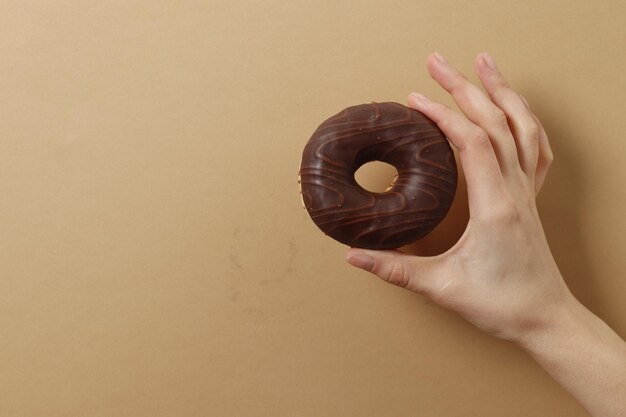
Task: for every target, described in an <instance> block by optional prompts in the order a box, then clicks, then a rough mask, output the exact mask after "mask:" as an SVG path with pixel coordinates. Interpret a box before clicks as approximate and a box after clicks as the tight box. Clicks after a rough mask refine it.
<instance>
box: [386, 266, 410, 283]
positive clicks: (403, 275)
mask: <svg viewBox="0 0 626 417" xmlns="http://www.w3.org/2000/svg"><path fill="white" fill-rule="evenodd" d="M382 278H383V279H384V280H385V281H387V282H388V283H390V284H393V285H397V286H399V287H403V288H405V287H406V286H407V285H408V284H409V274H408V272H407V269H406V267H405V265H404V264H403V263H401V262H394V263H393V264H392V265H391V268H390V269H389V270H388V271H387V273H386V274H384V276H383V277H382Z"/></svg>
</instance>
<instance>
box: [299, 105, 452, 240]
mask: <svg viewBox="0 0 626 417" xmlns="http://www.w3.org/2000/svg"><path fill="white" fill-rule="evenodd" d="M371 161H382V162H386V163H388V164H391V165H393V166H394V167H395V168H396V170H397V171H398V175H397V177H396V179H395V180H394V181H393V182H392V184H391V185H390V187H389V188H388V189H387V191H385V192H382V193H377V192H371V191H368V190H366V189H364V188H363V187H361V186H360V185H359V184H358V183H357V182H356V180H355V178H354V173H355V172H356V170H357V169H359V168H360V167H361V166H362V165H363V164H365V163H367V162H371ZM299 183H300V194H301V198H302V204H303V205H304V208H305V209H306V210H307V212H308V214H309V216H310V217H311V219H312V220H313V222H314V223H315V224H316V225H317V226H318V227H319V228H320V229H321V230H322V231H323V232H324V233H325V234H326V235H328V236H330V237H331V238H333V239H335V240H337V241H339V242H341V243H343V244H345V245H348V246H351V247H357V248H365V249H396V248H399V247H401V246H404V245H406V244H409V243H411V242H414V241H416V240H417V239H420V238H421V237H423V236H425V235H426V234H428V233H430V232H431V231H432V230H433V229H434V228H435V227H436V226H437V225H438V224H439V223H440V222H441V221H442V220H443V219H444V217H445V216H446V214H447V213H448V210H449V209H450V206H451V204H452V201H453V200H454V195H455V192H456V186H457V167H456V162H455V159H454V153H453V151H452V148H451V147H450V144H449V143H448V140H447V139H446V137H445V135H444V134H443V132H442V131H441V129H439V127H438V126H437V125H436V124H435V123H434V122H433V121H432V120H430V119H429V118H428V117H426V116H425V115H424V114H422V113H420V112H419V111H417V110H414V109H411V108H409V107H406V106H403V105H402V104H399V103H392V102H387V103H365V104H359V105H356V106H351V107H348V108H346V109H344V110H343V111H341V112H339V113H338V114H336V115H334V116H332V117H330V118H329V119H327V120H326V121H324V122H323V123H322V124H321V125H319V127H318V128H317V129H316V130H315V132H313V135H312V136H311V138H310V139H309V141H308V142H307V144H306V145H305V147H304V151H303V152H302V162H301V164H300V171H299Z"/></svg>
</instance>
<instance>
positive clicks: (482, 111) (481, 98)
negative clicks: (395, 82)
mask: <svg viewBox="0 0 626 417" xmlns="http://www.w3.org/2000/svg"><path fill="white" fill-rule="evenodd" d="M427 67H428V72H429V73H430V75H431V77H432V78H433V79H434V80H435V81H437V83H439V85H441V86H442V87H443V88H444V89H445V90H446V91H447V92H449V93H450V94H451V95H452V98H453V99H454V101H455V102H456V104H457V105H458V106H459V108H460V109H461V111H462V112H463V113H464V114H465V115H466V116H467V118H468V119H469V120H471V121H472V122H474V123H475V124H476V125H478V126H480V127H481V128H482V129H483V130H485V131H486V132H487V134H488V135H489V138H490V140H491V142H492V145H493V148H494V151H495V153H496V156H497V158H498V162H499V164H500V170H501V171H502V174H503V175H504V176H505V177H508V176H509V175H510V174H513V173H515V172H516V171H517V170H519V168H520V166H519V160H518V157H517V149H516V147H515V140H514V138H513V134H512V133H511V129H510V128H509V125H508V122H507V118H506V115H505V114H504V112H503V111H502V110H501V109H500V108H499V107H498V106H496V105H495V104H494V103H493V102H492V101H491V100H490V99H489V98H488V97H487V96H486V95H485V93H483V92H482V91H481V90H480V89H479V88H478V87H477V86H475V85H474V84H472V83H471V82H470V81H469V80H468V79H467V77H465V75H463V74H462V73H460V72H459V71H458V70H456V69H455V68H454V67H452V66H451V65H450V64H449V63H448V61H446V60H445V58H443V57H442V56H441V55H440V54H438V53H436V52H435V53H433V54H431V55H430V56H429V57H428V60H427Z"/></svg>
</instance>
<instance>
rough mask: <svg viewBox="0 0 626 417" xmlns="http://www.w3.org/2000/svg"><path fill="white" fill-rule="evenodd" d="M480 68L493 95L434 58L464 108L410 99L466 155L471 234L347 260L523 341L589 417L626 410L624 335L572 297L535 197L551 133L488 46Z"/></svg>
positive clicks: (617, 416) (434, 68) (433, 68)
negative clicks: (422, 251) (425, 253)
mask: <svg viewBox="0 0 626 417" xmlns="http://www.w3.org/2000/svg"><path fill="white" fill-rule="evenodd" d="M475 67H476V73H477V74H478V77H479V78H480V81H481V82H482V84H483V86H484V87H485V90H486V91H487V95H485V94H484V93H483V92H482V91H481V90H480V89H479V88H478V87H476V86H475V85H473V84H472V83H471V82H469V80H468V79H467V78H466V77H465V76H464V75H463V74H461V73H460V72H458V71H457V70H456V69H454V68H453V67H452V66H450V65H449V64H448V63H447V62H446V61H445V59H443V58H442V57H441V56H440V55H439V54H436V53H435V54H432V55H430V56H429V57H428V71H429V72H430V74H431V76H432V77H433V78H434V79H435V80H436V81H437V82H438V83H439V84H440V85H441V86H442V87H443V88H444V89H445V90H446V91H448V92H449V93H450V94H451V95H452V97H453V98H454V101H455V102H456V103H457V105H458V106H459V108H460V109H461V111H462V112H463V114H464V116H463V115H461V114H459V113H457V112H455V111H453V110H451V109H449V108H448V107H446V106H444V105H443V104H441V103H437V102H435V101H430V100H428V99H426V98H425V97H424V96H422V95H420V94H415V93H414V94H411V95H410V96H409V104H410V106H411V107H413V108H415V109H417V110H419V111H421V112H422V113H424V114H425V115H427V116H428V117H430V118H431V119H432V120H434V121H435V122H436V123H437V125H438V126H439V127H440V128H441V130H442V131H443V132H444V133H445V134H446V136H447V137H448V139H449V140H450V141H451V142H452V144H453V145H454V146H455V147H456V148H457V149H458V151H459V157H460V159H461V163H462V164H463V169H464V172H465V178H466V180H467V192H468V198H469V209H470V219H469V223H468V225H467V229H466V230H465V233H464V234H463V236H461V238H460V239H459V241H458V242H457V243H456V245H455V246H454V247H452V248H451V249H449V250H448V251H447V252H445V253H443V254H441V255H438V256H434V257H417V256H411V255H407V254H404V253H402V252H399V251H371V250H363V249H351V250H350V251H349V252H348V254H347V260H348V262H349V263H351V264H352V265H354V266H357V267H359V268H363V269H365V270H368V271H370V272H372V273H374V274H376V275H378V276H379V277H380V278H382V279H384V280H385V281H388V282H390V283H392V284H396V285H399V286H402V287H405V288H408V289H409V290H412V291H415V292H418V293H422V294H424V295H426V296H427V297H430V298H431V299H433V300H434V301H435V302H437V303H438V304H440V305H442V306H444V307H447V308H449V309H450V310H453V311H456V312H457V313H459V314H460V315H461V316H463V317H465V318H466V319H467V320H469V321H470V322H472V323H473V324H474V325H476V326H477V327H479V328H481V329H483V330H485V331H487V332H489V333H490V334H492V335H494V336H497V337H500V338H503V339H507V340H511V341H514V342H516V343H518V344H519V345H520V346H521V347H522V348H524V349H525V350H526V351H527V352H528V353H529V354H530V355H531V356H532V357H533V358H534V359H535V360H536V361H537V362H538V363H539V364H540V365H541V366H542V367H543V368H544V369H545V370H546V371H547V372H548V373H549V374H550V375H552V376H553V377H554V378H555V379H556V380H557V382H559V383H560V384H561V385H562V386H563V387H564V388H565V389H566V390H567V391H568V392H570V393H571V394H572V396H574V398H576V399H577V400H578V401H579V402H580V403H581V404H582V405H583V406H584V407H585V408H586V409H587V410H588V411H589V412H590V413H591V414H592V415H594V416H598V417H600V416H602V417H622V416H625V415H626V400H625V399H626V343H624V341H623V340H622V339H621V338H620V337H619V336H618V335H617V334H616V333H615V332H614V331H612V330H611V329H610V328H609V327H608V326H607V325H606V324H605V323H604V322H603V321H602V320H600V319H599V318H598V317H596V316H595V315H593V314H592V313H591V312H590V311H589V310H587V309H586V308H585V307H584V306H583V305H582V304H580V303H579V302H578V301H577V300H576V299H575V298H574V296H573V295H572V294H571V293H570V291H569V290H568V288H567V286H566V285H565V283H564V281H563V278H562V277H561V274H560V273H559V270H558V268H557V266H556V264H555V262H554V258H553V257H552V254H551V253H550V248H549V247H548V243H547V241H546V238H545V235H544V231H543V228H542V226H541V222H540V220H539V215H538V213H537V206H536V204H535V195H536V194H537V193H538V192H539V190H540V188H541V185H542V184H543V181H544V179H545V177H546V174H547V172H548V169H549V167H550V163H551V162H552V151H551V150H550V145H549V144H548V137H547V136H546V132H545V131H544V129H543V127H542V126H541V123H540V122H539V120H538V119H537V117H536V116H535V115H534V114H533V113H532V111H531V110H530V107H529V106H528V103H526V100H524V99H523V98H522V97H521V96H520V95H519V94H517V93H516V92H515V91H513V90H512V89H511V88H510V87H509V85H508V84H507V82H506V80H505V79H504V77H503V76H502V74H500V72H499V71H498V70H497V69H496V66H495V64H494V63H493V60H492V59H491V58H490V57H489V55H487V54H486V53H481V54H479V55H478V56H477V57H476V62H475Z"/></svg>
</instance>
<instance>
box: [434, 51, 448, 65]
mask: <svg viewBox="0 0 626 417" xmlns="http://www.w3.org/2000/svg"><path fill="white" fill-rule="evenodd" d="M435 59H436V60H437V61H439V62H441V63H442V64H447V63H448V61H447V60H446V59H445V58H444V57H443V55H441V54H440V53H439V52H435Z"/></svg>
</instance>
